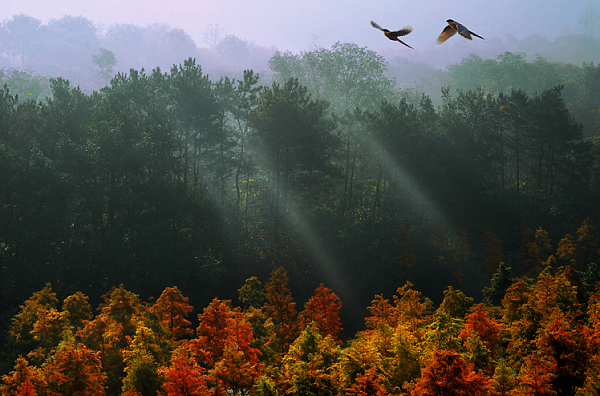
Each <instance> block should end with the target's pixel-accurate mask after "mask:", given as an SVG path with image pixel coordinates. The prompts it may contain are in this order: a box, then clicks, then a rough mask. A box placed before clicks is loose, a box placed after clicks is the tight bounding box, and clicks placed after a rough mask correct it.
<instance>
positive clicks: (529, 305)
mask: <svg viewBox="0 0 600 396" xmlns="http://www.w3.org/2000/svg"><path fill="white" fill-rule="evenodd" d="M526 237H527V242H526V246H527V252H528V253H527V254H526V255H525V256H524V257H525V259H526V262H527V260H532V259H535V265H532V266H529V267H528V270H527V273H529V274H531V272H530V270H532V269H533V268H537V269H536V270H535V271H536V272H537V271H539V273H538V274H537V275H536V277H535V278H520V279H513V278H512V276H510V274H511V269H510V267H506V266H505V265H504V264H503V263H502V262H500V263H499V265H498V268H497V271H496V274H495V275H494V277H493V282H492V286H491V288H490V289H489V290H491V289H493V290H491V291H489V294H488V296H489V298H486V299H485V300H484V301H485V302H484V303H479V304H476V305H473V302H474V299H473V298H471V297H468V296H466V295H465V294H464V293H463V292H462V291H461V290H459V289H455V288H453V287H452V286H448V288H447V289H446V290H445V291H444V298H443V300H442V301H441V303H440V304H439V305H438V306H437V307H436V306H435V305H434V304H433V302H432V301H431V300H429V299H428V298H426V297H424V296H422V295H421V293H420V292H419V291H418V290H416V289H415V288H414V285H413V284H412V283H411V282H406V283H405V284H404V285H403V286H402V287H399V288H398V289H397V291H396V294H395V295H393V296H392V298H391V300H390V299H387V298H385V297H384V296H383V295H377V296H375V297H374V298H373V300H372V303H371V305H370V306H369V307H367V310H368V312H369V313H370V314H369V315H368V316H367V317H366V318H365V329H364V330H361V331H359V332H358V333H356V334H355V335H354V336H353V337H350V336H349V335H348V334H343V333H342V331H343V328H342V323H341V320H340V313H341V310H342V302H341V301H340V299H339V298H338V296H337V295H336V294H335V293H334V291H333V290H331V289H329V288H327V287H325V285H323V284H320V285H319V286H318V287H317V288H316V289H315V290H314V295H312V296H311V297H310V298H309V299H308V300H307V301H306V302H305V303H304V305H303V306H304V309H303V310H302V311H300V312H299V313H298V312H297V311H296V302H295V301H294V299H293V297H292V293H291V291H290V289H289V288H288V287H287V283H288V280H289V279H288V277H287V273H286V271H285V270H284V269H283V268H276V269H275V270H274V271H273V272H272V274H271V278H270V279H269V280H267V281H266V282H265V286H264V288H263V287H262V283H261V282H260V281H259V280H258V279H257V278H255V277H253V278H250V279H249V280H248V281H247V282H246V283H245V284H244V285H243V286H242V287H241V288H240V289H239V295H240V298H239V303H240V304H239V305H236V304H235V303H234V302H233V301H231V300H221V299H220V298H217V297H215V298H214V299H213V300H212V301H211V302H210V303H209V304H208V305H207V306H205V307H204V308H203V309H202V311H201V312H200V313H198V315H197V326H196V327H195V328H192V325H191V323H192V320H191V318H190V317H189V316H190V314H191V312H192V311H193V307H192V306H191V305H190V304H189V301H188V299H187V298H186V297H185V296H183V294H182V293H181V292H180V291H179V289H178V288H177V287H168V288H166V289H165V290H164V292H163V293H162V294H161V295H160V297H159V298H158V299H157V300H156V301H155V302H153V303H148V302H144V301H142V300H141V299H140V298H139V296H137V295H136V294H134V293H132V292H131V291H128V290H126V289H125V287H124V286H123V285H121V286H119V287H114V288H112V289H111V290H110V291H109V292H108V293H106V294H105V295H104V297H103V302H102V304H100V307H99V308H98V309H97V311H96V314H95V315H94V314H92V309H91V307H90V306H89V303H88V299H87V297H86V296H84V295H83V294H81V293H77V294H75V295H72V296H68V297H67V298H66V299H65V300H64V302H63V305H62V309H60V308H59V301H58V299H57V297H56V294H55V293H54V292H53V291H52V287H51V285H49V284H48V285H46V286H45V287H44V288H43V289H42V290H41V291H39V292H36V293H34V294H33V295H32V297H31V298H30V299H29V300H27V301H26V302H25V303H24V304H23V305H22V306H21V309H20V312H18V313H17V314H16V315H15V317H14V319H13V321H12V326H11V327H10V329H9V332H8V342H7V344H6V346H7V348H6V350H7V351H13V352H15V353H16V354H15V355H14V360H13V362H14V366H13V368H12V370H11V371H10V372H9V373H7V374H5V375H3V377H2V385H0V394H1V395H3V396H4V395H6V396H8V395H10V396H14V395H23V396H25V395H27V396H34V395H44V396H46V395H48V396H54V395H56V396H58V395H78V396H96V395H98V396H100V395H113V394H115V395H116V394H124V395H127V396H154V395H160V396H196V395H198V396H199V395H211V396H221V395H222V396H225V395H229V394H239V395H243V396H246V395H248V396H250V395H256V396H267V395H268V396H272V395H284V394H289V395H331V396H337V395H348V396H384V395H397V396H427V395H484V396H485V395H503V396H518V395H574V396H588V395H597V394H598V392H599V391H600V376H599V375H598V371H599V369H600V352H599V351H600V313H599V312H600V311H599V307H600V289H598V288H597V289H595V290H588V289H586V286H585V284H584V282H582V281H581V277H580V273H579V272H578V271H576V270H575V269H574V268H573V267H571V266H567V267H557V266H554V267H553V266H551V265H548V262H553V261H552V259H551V258H552V257H554V256H553V255H552V254H549V246H551V245H550V241H549V239H548V238H547V235H546V233H544V232H542V230H537V231H536V232H534V231H529V232H527V233H526ZM581 238H583V237H581ZM576 242H577V240H575V239H574V238H567V239H563V240H561V241H560V242H559V244H558V248H557V249H558V252H557V257H558V258H559V259H560V260H564V261H565V262H568V263H571V264H572V260H576V257H577V254H579V253H578V252H579V251H580V250H578V249H579V248H578V247H577V245H576ZM546 255H547V258H546V264H544V258H545V257H546ZM498 257H499V256H498ZM542 266H544V267H543V268H542ZM592 275H593V274H592ZM598 287H600V283H599V284H598ZM340 335H342V337H340ZM6 356H8V355H6Z"/></svg>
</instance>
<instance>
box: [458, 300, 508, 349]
mask: <svg viewBox="0 0 600 396" xmlns="http://www.w3.org/2000/svg"><path fill="white" fill-rule="evenodd" d="M466 320H467V321H466V323H465V328H464V330H463V331H462V332H461V333H460V337H461V338H462V339H466V338H469V337H470V336H472V335H475V334H476V335H478V336H479V338H480V339H481V341H482V342H483V344H484V345H485V347H486V348H487V349H488V350H489V351H490V353H491V354H492V359H493V358H494V357H495V356H496V349H497V343H498V340H499V339H500V325H499V324H498V323H497V322H496V321H495V320H493V319H490V317H489V315H488V313H487V312H486V311H485V304H479V305H477V306H476V307H475V309H474V310H473V312H472V313H471V314H469V315H467V317H466Z"/></svg>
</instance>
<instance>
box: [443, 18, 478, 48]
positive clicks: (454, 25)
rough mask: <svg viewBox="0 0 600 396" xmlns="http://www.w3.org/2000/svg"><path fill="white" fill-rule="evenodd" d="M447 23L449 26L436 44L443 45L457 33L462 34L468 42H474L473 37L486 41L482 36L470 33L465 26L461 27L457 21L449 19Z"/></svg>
mask: <svg viewBox="0 0 600 396" xmlns="http://www.w3.org/2000/svg"><path fill="white" fill-rule="evenodd" d="M446 22H448V26H446V27H445V28H444V30H443V31H442V33H441V34H440V35H439V36H438V38H437V40H435V43H436V44H442V43H443V42H445V41H446V40H448V39H449V38H450V37H452V36H454V35H455V34H456V33H458V34H460V35H461V36H463V37H464V38H466V39H467V40H473V37H471V36H475V37H479V38H480V39H482V40H485V39H484V38H483V37H481V36H480V35H478V34H476V33H474V32H472V31H470V30H469V29H467V28H466V27H465V26H463V25H461V24H460V23H458V22H456V21H453V20H452V19H448V20H447V21H446Z"/></svg>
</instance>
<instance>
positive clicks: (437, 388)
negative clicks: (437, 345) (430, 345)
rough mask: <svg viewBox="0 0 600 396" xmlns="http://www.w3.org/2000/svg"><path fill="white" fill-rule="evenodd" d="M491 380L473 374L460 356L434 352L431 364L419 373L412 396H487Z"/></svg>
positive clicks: (470, 367) (448, 352)
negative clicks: (419, 376)
mask: <svg viewBox="0 0 600 396" xmlns="http://www.w3.org/2000/svg"><path fill="white" fill-rule="evenodd" d="M491 389H492V386H491V380H490V379H489V378H487V377H486V376H485V375H484V374H483V373H482V372H479V373H475V371H474V370H473V365H471V364H467V363H466V362H465V360H464V359H463V358H462V356H461V355H460V354H458V353H457V352H454V351H452V350H445V351H435V352H434V354H433V362H432V363H431V365H430V366H429V367H427V368H426V369H425V370H423V372H422V373H421V378H420V379H419V381H418V382H417V383H416V385H415V387H414V388H413V390H412V392H411V395H413V396H439V395H489V394H490V391H491Z"/></svg>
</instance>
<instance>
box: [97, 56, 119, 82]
mask: <svg viewBox="0 0 600 396" xmlns="http://www.w3.org/2000/svg"><path fill="white" fill-rule="evenodd" d="M92 58H93V60H92V63H93V64H94V65H96V66H97V67H98V69H99V70H98V74H99V76H100V77H101V78H102V79H103V80H104V85H108V83H109V82H110V79H111V77H112V75H113V70H114V67H115V66H116V65H117V58H116V57H115V53H114V52H112V51H111V50H107V49H106V48H100V49H99V50H98V54H97V55H92Z"/></svg>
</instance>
